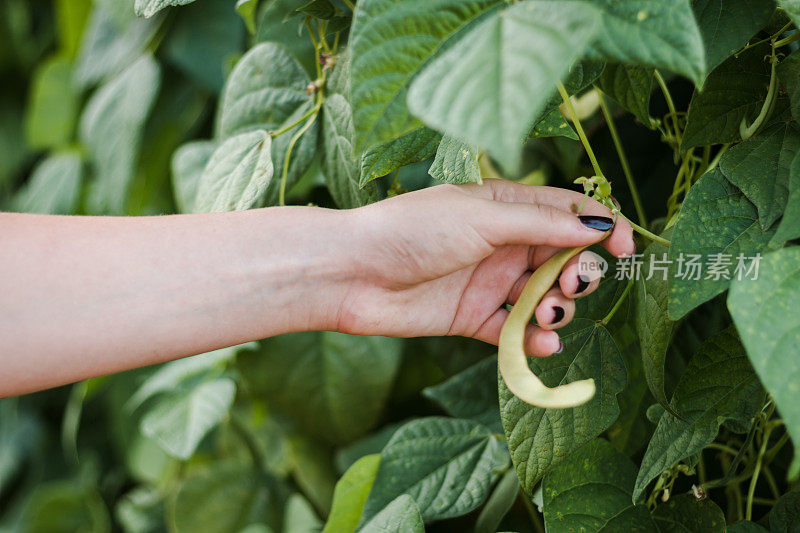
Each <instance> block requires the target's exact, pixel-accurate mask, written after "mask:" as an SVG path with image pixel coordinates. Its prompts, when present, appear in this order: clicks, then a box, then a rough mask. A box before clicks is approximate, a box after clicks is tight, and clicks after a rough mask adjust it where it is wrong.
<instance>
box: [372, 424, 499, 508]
mask: <svg viewBox="0 0 800 533" xmlns="http://www.w3.org/2000/svg"><path fill="white" fill-rule="evenodd" d="M507 464H508V452H507V451H506V447H505V445H504V444H503V442H502V441H500V440H499V439H497V437H495V436H494V434H493V433H492V431H491V430H490V429H489V428H487V427H484V426H482V425H480V424H478V423H476V422H473V421H471V420H459V419H453V418H442V417H429V418H421V419H418V420H413V421H411V422H409V423H408V424H405V425H404V426H402V427H401V428H400V429H398V430H397V432H395V434H394V436H393V437H392V440H390V441H389V443H388V444H387V445H386V446H385V447H384V448H383V451H382V452H381V465H380V468H379V469H378V477H377V478H375V484H374V485H373V486H372V491H371V492H370V494H369V498H367V504H366V505H365V507H364V515H363V516H362V520H369V519H371V518H372V517H373V516H375V515H376V514H378V513H379V512H380V511H381V509H383V508H384V507H386V506H387V505H390V502H392V500H394V499H395V498H396V497H397V496H399V495H401V494H408V495H409V496H411V497H412V498H414V500H415V501H416V503H417V505H418V506H419V509H420V512H421V514H422V517H423V518H424V519H425V520H439V519H444V518H452V517H455V516H460V515H463V514H466V513H468V512H470V511H471V510H473V509H475V508H477V507H478V506H479V505H481V504H482V503H483V502H484V500H485V499H486V497H487V496H488V495H489V489H490V488H491V484H492V481H493V479H494V478H495V476H496V472H497V471H500V470H502V469H503V467H505V466H506V465H507Z"/></svg>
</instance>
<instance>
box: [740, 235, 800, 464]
mask: <svg viewBox="0 0 800 533" xmlns="http://www.w3.org/2000/svg"><path fill="white" fill-rule="evenodd" d="M797 298H800V248H797V247H792V248H784V249H782V250H778V251H776V252H773V253H770V254H768V255H766V256H765V257H764V258H763V259H762V260H761V264H760V265H759V269H758V276H757V278H756V279H742V280H736V281H735V282H734V283H733V286H732V287H731V292H730V294H729V296H728V309H729V310H730V312H731V316H732V317H733V321H734V323H735V324H736V328H737V329H738V330H739V333H740V334H741V336H742V342H743V343H744V345H745V347H747V353H748V355H749V356H750V361H751V362H752V363H753V367H754V368H755V370H756V372H757V373H758V376H759V378H760V379H761V382H762V383H763V384H764V387H766V389H767V391H768V392H769V393H770V395H771V396H772V399H773V400H774V401H775V405H776V406H777V408H778V410H779V411H780V414H781V417H782V418H783V420H784V421H785V423H786V428H787V430H788V432H789V435H790V436H791V437H792V441H793V442H794V443H795V449H800V448H798V446H800V409H798V403H797V401H796V400H797V393H798V388H800V361H798V360H797V357H796V355H795V354H796V348H795V347H796V346H797V343H798V342H800V320H798V318H797V313H795V312H794V311H793V310H792V309H793V308H794V307H795V306H796V302H797ZM799 472H800V462H798V460H797V458H796V456H795V460H794V463H793V464H792V468H791V471H790V476H791V477H795V476H796V475H797V474H798V473H799Z"/></svg>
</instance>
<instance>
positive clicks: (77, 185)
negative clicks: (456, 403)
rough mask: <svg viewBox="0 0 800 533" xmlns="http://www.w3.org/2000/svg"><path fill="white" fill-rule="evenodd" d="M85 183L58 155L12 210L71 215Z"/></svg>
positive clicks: (76, 157)
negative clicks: (82, 183) (82, 184)
mask: <svg viewBox="0 0 800 533" xmlns="http://www.w3.org/2000/svg"><path fill="white" fill-rule="evenodd" d="M82 180H83V162H82V161H81V156H80V154H79V153H78V152H77V151H76V150H67V151H63V152H58V153H55V154H53V155H51V156H49V157H48V158H47V159H44V160H42V161H41V162H40V163H39V164H38V165H36V168H35V169H34V170H33V172H32V173H31V176H30V178H28V182H27V183H26V184H25V187H24V188H23V189H22V190H20V191H19V192H18V193H17V195H16V196H15V197H14V201H13V208H14V210H15V211H20V212H23V213H41V214H43V215H48V214H49V215H71V214H72V213H73V212H74V211H75V208H76V207H77V206H78V200H79V199H80V192H81V182H82ZM490 383H493V381H492V380H490Z"/></svg>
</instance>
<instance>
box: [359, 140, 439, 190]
mask: <svg viewBox="0 0 800 533" xmlns="http://www.w3.org/2000/svg"><path fill="white" fill-rule="evenodd" d="M441 139H442V136H441V135H439V134H438V133H436V132H435V131H433V130H432V129H429V128H425V127H421V128H417V129H415V130H414V131H412V132H411V133H407V134H405V135H403V136H402V137H400V138H399V139H394V140H392V141H388V142H385V143H382V144H379V145H377V146H373V147H372V148H369V149H367V150H365V151H364V154H363V155H362V157H361V179H360V180H359V185H360V186H361V187H363V186H364V185H365V184H367V183H369V182H370V181H372V180H374V179H377V178H380V177H381V176H385V175H386V174H388V173H390V172H394V171H395V170H397V169H398V168H400V167H403V166H405V165H410V164H411V163H417V162H418V161H423V160H425V159H428V158H429V157H431V156H432V155H433V154H435V153H436V149H437V147H438V146H439V141H440V140H441Z"/></svg>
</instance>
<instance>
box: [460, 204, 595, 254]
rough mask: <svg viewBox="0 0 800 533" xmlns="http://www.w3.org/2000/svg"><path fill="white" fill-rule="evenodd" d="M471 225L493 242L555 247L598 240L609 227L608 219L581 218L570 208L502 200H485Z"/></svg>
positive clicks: (588, 243) (494, 244) (493, 243)
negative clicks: (566, 209) (567, 209)
mask: <svg viewBox="0 0 800 533" xmlns="http://www.w3.org/2000/svg"><path fill="white" fill-rule="evenodd" d="M471 222H472V228H473V229H474V230H475V231H476V232H478V234H480V235H481V236H482V237H483V238H484V239H486V240H487V241H488V242H489V243H490V244H492V245H493V246H495V247H496V246H503V245H508V244H524V245H528V246H536V245H546V246H552V247H557V248H566V247H570V246H588V245H590V244H593V243H596V242H599V241H600V240H602V239H603V238H604V237H605V234H606V231H607V230H609V229H610V228H611V219H610V218H608V217H606V218H595V219H592V220H591V221H590V222H587V220H586V219H584V220H583V221H582V220H581V219H580V218H579V217H578V216H576V215H575V214H574V213H572V212H570V211H564V210H562V209H559V208H557V207H553V206H550V205H546V204H525V203H503V202H495V201H491V200H486V201H485V203H484V204H483V205H481V206H479V207H478V209H477V211H476V212H475V214H474V217H473V218H472V219H471Z"/></svg>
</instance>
